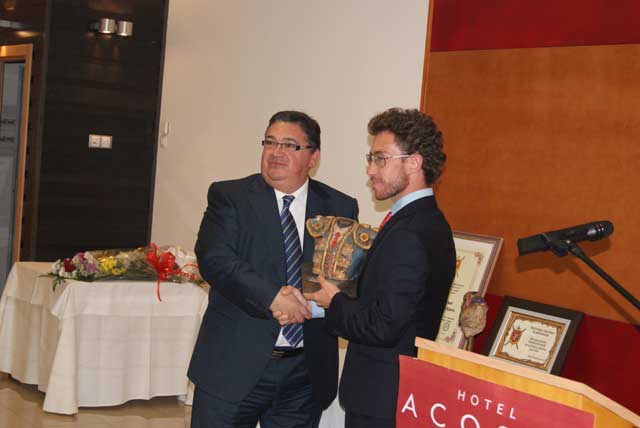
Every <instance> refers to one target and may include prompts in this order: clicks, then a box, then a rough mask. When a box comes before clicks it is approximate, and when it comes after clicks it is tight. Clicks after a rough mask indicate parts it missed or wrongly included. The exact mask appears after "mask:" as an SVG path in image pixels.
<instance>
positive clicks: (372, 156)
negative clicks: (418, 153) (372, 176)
mask: <svg viewBox="0 0 640 428" xmlns="http://www.w3.org/2000/svg"><path fill="white" fill-rule="evenodd" d="M365 156H366V158H367V165H371V162H373V163H374V164H375V165H376V166H377V167H379V168H382V167H384V166H385V165H386V164H387V159H400V158H408V157H409V156H411V155H409V154H406V153H404V154H401V155H382V154H380V153H367V154H366V155H365Z"/></svg>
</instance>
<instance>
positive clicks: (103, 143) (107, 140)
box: [100, 135, 113, 149]
mask: <svg viewBox="0 0 640 428" xmlns="http://www.w3.org/2000/svg"><path fill="white" fill-rule="evenodd" d="M112 141H113V136H111V135H101V136H100V147H101V148H103V149H110V148H111V142H112Z"/></svg>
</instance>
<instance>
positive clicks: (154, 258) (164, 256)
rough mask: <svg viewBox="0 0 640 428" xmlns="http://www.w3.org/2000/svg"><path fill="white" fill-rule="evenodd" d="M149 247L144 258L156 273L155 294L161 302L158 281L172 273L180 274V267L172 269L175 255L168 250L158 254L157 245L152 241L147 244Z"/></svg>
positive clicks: (164, 279) (165, 278)
mask: <svg viewBox="0 0 640 428" xmlns="http://www.w3.org/2000/svg"><path fill="white" fill-rule="evenodd" d="M149 246H150V247H151V248H150V249H149V250H147V256H146V259H147V261H148V262H149V264H151V266H153V267H154V268H155V270H156V273H157V274H158V283H157V285H156V294H157V295H158V300H159V301H161V302H162V299H161V298H160V282H161V281H166V280H167V279H169V277H170V276H172V275H180V274H181V270H180V269H174V268H173V267H174V266H175V264H176V256H174V255H173V254H171V253H170V252H169V251H163V252H162V253H160V255H158V246H157V245H156V244H154V243H151V244H149Z"/></svg>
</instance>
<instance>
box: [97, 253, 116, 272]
mask: <svg viewBox="0 0 640 428" xmlns="http://www.w3.org/2000/svg"><path fill="white" fill-rule="evenodd" d="M117 264H118V262H117V261H116V258H115V257H113V256H109V257H103V258H101V259H100V272H102V273H104V274H108V273H110V272H111V271H112V270H113V269H114V268H115V267H116V265H117Z"/></svg>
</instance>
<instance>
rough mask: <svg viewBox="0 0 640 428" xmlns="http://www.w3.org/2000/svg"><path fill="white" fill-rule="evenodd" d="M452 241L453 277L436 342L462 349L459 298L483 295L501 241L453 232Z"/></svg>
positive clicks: (463, 337) (462, 338) (462, 339)
mask: <svg viewBox="0 0 640 428" xmlns="http://www.w3.org/2000/svg"><path fill="white" fill-rule="evenodd" d="M453 241H454V243H455V246H456V274H455V277H454V279H453V284H452V285H451V291H450V292H449V298H448V300H447V306H446V308H445V310H444V313H443V314H442V320H441V321H440V330H439V331H438V336H437V337H436V342H439V343H442V344H444V345H449V346H455V347H457V348H464V347H465V344H466V342H467V339H466V338H465V336H464V334H463V333H462V329H461V328H460V326H459V325H458V320H459V318H460V312H461V306H462V299H463V297H464V295H465V293H467V292H469V291H475V292H477V293H479V294H480V295H481V296H484V294H485V292H486V291H487V286H488V284H489V279H491V274H492V273H493V268H494V266H495V264H496V261H497V259H498V254H500V249H501V248H502V238H498V237H494V236H485V235H477V234H473V233H466V232H457V231H454V232H453Z"/></svg>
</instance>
